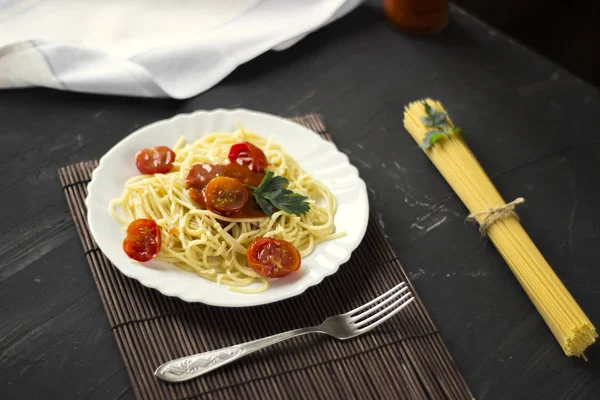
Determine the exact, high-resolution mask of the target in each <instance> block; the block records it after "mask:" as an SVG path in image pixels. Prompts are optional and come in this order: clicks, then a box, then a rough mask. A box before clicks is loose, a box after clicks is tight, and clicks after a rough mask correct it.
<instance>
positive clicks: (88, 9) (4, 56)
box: [0, 0, 361, 99]
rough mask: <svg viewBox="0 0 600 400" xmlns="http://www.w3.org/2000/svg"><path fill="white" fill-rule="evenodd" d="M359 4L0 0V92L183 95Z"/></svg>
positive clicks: (353, 0) (325, 0) (346, 0)
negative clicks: (32, 88) (30, 88)
mask: <svg viewBox="0 0 600 400" xmlns="http://www.w3.org/2000/svg"><path fill="white" fill-rule="evenodd" d="M360 2H361V0H102V1H92V0H87V1H86V0H0V88H14V87H28V86H45V87H50V88H55V89H62V90H71V91H78V92H89V93H102V94H115V95H126V96H143V97H173V98H177V99H184V98H189V97H192V96H194V95H197V94H199V93H202V92H203V91H205V90H207V89H209V88H210V87H212V86H214V85H215V84H216V83H218V82H219V81H220V80H221V79H223V78H224V77H226V76H227V75H228V74H229V73H231V71H233V70H234V69H235V68H236V67H237V66H238V65H240V64H242V63H244V62H247V61H249V60H251V59H252V58H254V57H256V56H258V55H260V54H262V53H264V52H266V51H268V50H271V49H274V50H283V49H286V48H288V47H290V46H292V45H294V44H295V43H297V42H298V41H299V40H301V39H302V38H303V37H304V36H305V35H307V34H308V33H310V32H312V31H315V30H317V29H319V28H320V27H322V26H324V25H326V24H328V23H329V22H331V21H333V20H335V19H337V18H339V17H341V16H343V15H345V14H347V13H348V12H350V11H351V10H353V9H354V8H355V7H356V6H358V4H359V3H360Z"/></svg>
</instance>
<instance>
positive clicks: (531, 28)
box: [453, 0, 600, 87]
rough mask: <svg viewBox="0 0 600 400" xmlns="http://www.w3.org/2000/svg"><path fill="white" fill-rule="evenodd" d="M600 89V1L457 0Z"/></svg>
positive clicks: (465, 7) (460, 4)
mask: <svg viewBox="0 0 600 400" xmlns="http://www.w3.org/2000/svg"><path fill="white" fill-rule="evenodd" d="M453 2H454V3H455V4H457V5H459V6H461V7H463V8H464V9H466V10H468V11H469V12H471V13H473V14H474V15H476V16H478V17H479V18H481V19H482V20H484V21H486V22H488V23H489V24H491V25H493V26H495V27H496V28H498V29H499V30H502V31H504V32H506V33H508V34H509V35H511V36H513V37H514V38H515V39H517V40H519V41H521V42H522V43H523V44H525V45H526V46H527V47H529V48H531V49H533V50H535V51H537V52H538V53H540V54H542V55H544V56H545V57H547V58H549V59H550V60H553V61H554V62H556V63H557V64H560V65H561V66H562V67H564V68H566V69H568V70H569V71H571V72H572V73H574V74H576V75H579V76H580V77H581V78H583V79H585V80H587V81H589V82H590V83H592V84H594V85H596V86H597V87H600V29H599V28H600V27H599V25H600V0H502V1H490V0H454V1H453Z"/></svg>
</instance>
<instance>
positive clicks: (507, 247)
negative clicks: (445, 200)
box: [404, 99, 598, 357]
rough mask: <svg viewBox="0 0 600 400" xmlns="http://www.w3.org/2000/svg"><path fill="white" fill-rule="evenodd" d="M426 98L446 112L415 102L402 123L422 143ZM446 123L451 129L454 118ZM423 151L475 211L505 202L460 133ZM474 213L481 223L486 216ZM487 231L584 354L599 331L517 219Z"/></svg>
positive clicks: (575, 351) (540, 306)
mask: <svg viewBox="0 0 600 400" xmlns="http://www.w3.org/2000/svg"><path fill="white" fill-rule="evenodd" d="M424 102H427V104H429V106H430V107H432V108H435V109H437V110H438V111H444V108H443V106H442V104H440V103H439V102H437V101H434V100H432V99H425V100H422V101H417V102H413V103H411V104H409V105H408V106H407V107H406V108H405V112H404V126H405V128H406V129H407V130H408V132H409V133H410V134H411V136H412V137H413V138H414V139H415V141H416V142H417V143H419V144H420V143H421V142H422V141H423V139H424V137H425V135H426V133H427V132H428V131H430V130H431V128H430V127H428V126H425V125H424V123H423V121H422V117H425V115H426V111H425V106H424ZM447 124H448V125H450V126H451V127H453V123H452V121H451V120H450V118H448V119H447ZM424 151H425V153H426V154H427V156H428V157H429V159H430V160H431V161H432V162H433V164H434V165H435V166H436V167H437V169H438V170H439V171H440V173H441V174H442V175H443V176H444V178H445V179H446V181H447V182H448V183H449V184H450V186H452V189H454V191H455V192H456V194H457V195H458V196H459V197H460V199H461V200H462V202H463V203H464V204H465V206H466V207H467V208H468V209H469V210H470V211H471V212H472V213H478V212H481V211H484V210H488V209H490V208H492V207H497V206H502V205H505V204H506V203H505V201H504V200H503V199H502V197H501V196H500V194H499V193H498V191H497V190H496V188H495V187H494V185H493V184H492V182H491V181H490V179H489V178H488V176H487V175H486V173H485V172H484V170H483V169H482V167H481V166H480V165H479V163H478V162H477V160H476V158H475V156H474V155H473V154H472V153H471V151H470V150H469V148H468V146H467V145H466V144H465V142H464V141H463V139H462V138H461V137H460V136H459V135H450V136H449V137H443V138H442V139H441V140H439V141H438V142H436V143H435V144H434V145H433V146H432V147H430V148H428V149H425V150H424ZM476 215H478V216H477V220H478V222H479V223H480V224H481V223H482V222H483V221H484V218H485V215H479V214H476ZM487 235H488V236H489V238H490V240H491V241H492V242H493V243H494V245H495V246H496V248H497V249H498V251H499V252H500V254H501V255H502V257H503V258H504V260H505V261H506V263H507V264H508V266H509V267H510V269H511V270H512V272H513V273H514V275H515V276H516V278H517V279H518V281H519V283H520V284H521V286H522V287H523V289H524V290H525V292H526V293H527V295H528V296H529V298H530V299H531V301H532V302H533V304H534V305H535V307H536V308H537V310H538V311H539V313H540V314H541V315H542V317H543V318H544V320H545V321H546V323H547V324H548V327H549V328H550V329H551V330H552V333H553V334H554V336H555V337H556V339H557V340H558V342H559V343H560V345H561V346H562V349H563V350H564V352H565V354H567V355H569V356H583V357H585V356H584V354H583V353H584V350H585V349H586V348H587V347H588V346H590V345H591V344H592V343H593V342H594V341H595V339H596V338H597V336H598V334H597V333H596V329H595V328H594V326H593V324H592V323H591V321H590V320H589V319H588V318H587V316H586V315H585V314H584V312H583V311H582V310H581V308H580V307H579V306H578V304H577V303H576V302H575V300H574V299H573V297H572V296H571V294H570V293H569V292H568V290H567V289H566V288H565V286H564V285H563V284H562V282H561V281H560V280H559V278H558V277H557V276H556V274H555V273H554V271H553V270H552V268H551V267H550V265H549V264H548V262H547V261H546V260H545V259H544V257H543V256H542V254H541V253H540V252H539V250H538V249H537V247H536V246H535V244H534V243H533V242H532V240H531V239H530V238H529V236H528V235H527V233H526V232H525V230H524V229H523V227H522V226H521V224H520V223H519V220H518V218H516V216H514V215H510V216H507V217H506V218H502V219H500V220H498V221H496V222H494V223H493V224H491V225H490V226H489V228H488V230H487Z"/></svg>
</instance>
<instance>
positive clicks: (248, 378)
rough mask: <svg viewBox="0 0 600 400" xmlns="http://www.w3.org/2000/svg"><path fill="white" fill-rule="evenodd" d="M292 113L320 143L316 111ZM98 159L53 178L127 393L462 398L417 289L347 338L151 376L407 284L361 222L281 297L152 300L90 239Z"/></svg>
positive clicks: (301, 342) (153, 294)
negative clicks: (345, 258) (333, 268)
mask: <svg viewBox="0 0 600 400" xmlns="http://www.w3.org/2000/svg"><path fill="white" fill-rule="evenodd" d="M294 120H295V121H296V122H298V123H300V124H303V125H305V126H307V127H308V128H310V129H312V130H314V131H316V132H317V133H319V134H321V135H322V136H323V137H324V138H326V139H328V140H331V138H330V136H329V134H328V133H327V131H326V129H325V126H324V125H323V123H322V121H321V119H320V118H319V117H318V116H315V115H308V116H304V117H298V118H294ZM97 164H98V163H97V161H88V162H82V163H78V164H74V165H69V166H67V167H64V168H61V169H60V170H59V175H60V179H61V183H62V186H63V189H64V192H65V195H66V197H67V201H68V203H69V207H70V209H71V214H72V215H73V219H74V221H75V225H76V226H77V230H78V232H79V236H80V237H81V242H82V244H83V248H84V251H85V255H86V258H87V260H88V262H89V265H90V267H91V270H92V274H93V275H94V279H95V281H96V285H97V286H98V291H99V292H100V297H101V298H102V302H103V303H104V307H105V309H106V314H107V315H108V319H109V321H110V325H111V327H112V330H113V332H114V335H115V338H116V339H117V344H118V346H119V349H120V351H121V354H122V356H123V360H124V362H125V365H126V367H127V371H128V372H129V376H130V378H131V383H132V385H133V388H134V391H135V394H136V396H137V398H139V399H190V398H199V399H222V398H240V399H245V398H260V399H283V398H286V399H287V398H290V399H296V398H303V399H308V398H310V399H339V398H348V399H349V398H383V399H388V398H389V399H402V398H406V399H429V398H433V399H444V398H451V399H471V398H472V395H471V393H470V392H469V389H468V387H467V386H466V383H465V381H464V379H463V377H462V375H461V374H460V371H459V370H458V369H457V367H456V365H455V363H454V361H453V359H452V357H451V356H450V354H449V352H448V350H447V349H446V346H445V345H444V342H443V341H442V339H441V336H440V334H439V332H438V331H437V329H436V327H435V326H434V324H433V322H432V320H431V318H430V317H429V315H428V313H427V310H426V309H425V307H424V306H423V303H422V302H421V300H420V299H419V298H418V296H417V301H415V302H413V303H411V304H410V305H409V306H408V307H407V308H406V309H405V310H404V311H402V312H400V313H399V314H397V315H396V316H395V317H393V318H391V319H390V320H388V322H386V323H385V324H383V325H381V326H380V327H378V328H376V329H375V330H373V331H371V332H369V333H367V334H364V335H362V336H360V337H358V338H355V339H352V340H348V341H344V342H341V341H337V340H335V339H333V338H329V337H326V336H322V335H305V336H300V337H297V338H294V339H291V340H288V341H285V342H282V343H279V344H276V345H274V346H272V347H270V348H268V349H265V350H262V351H260V352H257V353H254V354H252V355H249V356H247V357H245V358H243V359H241V360H239V361H236V362H235V363H232V364H230V365H228V366H226V367H223V368H221V369H219V370H216V371H214V372H212V373H209V374H207V375H205V376H203V377H201V378H198V379H195V380H192V381H188V382H185V383H178V384H169V383H165V382H163V381H160V380H158V379H155V378H154V375H153V371H154V370H155V368H156V367H157V366H158V365H160V364H162V363H163V362H165V361H167V360H170V359H173V358H177V357H182V356H185V355H189V354H193V353H198V352H201V351H206V350H213V349H216V348H219V347H224V346H230V345H233V344H237V343H241V342H244V341H248V340H253V339H257V338H261V337H264V336H268V335H272V334H275V333H279V332H283V331H285V330H289V329H295V328H299V327H303V326H309V325H314V324H318V323H320V322H321V321H322V320H323V319H325V318H326V317H328V316H331V315H334V314H338V313H341V312H345V311H348V310H350V309H352V308H354V307H357V306H359V305H361V304H363V303H365V302H366V301H368V300H370V299H372V298H374V297H376V296H378V295H379V294H381V293H383V292H385V291H386V290H388V289H389V288H391V287H393V286H394V285H396V284H398V283H399V282H401V281H406V282H408V284H409V285H410V282H409V281H408V278H407V277H406V274H405V273H404V271H403V269H402V267H401V266H400V263H399V262H398V259H397V257H396V255H395V254H394V252H393V250H392V249H391V247H390V246H389V244H388V243H387V241H386V239H385V237H384V235H383V233H382V231H381V229H380V228H379V226H378V224H377V223H374V222H373V220H372V219H371V220H370V221H369V227H368V229H367V233H366V236H365V239H364V240H363V242H362V244H361V245H360V246H359V248H358V249H357V250H356V251H355V252H354V253H353V255H352V258H351V260H350V261H349V262H348V263H346V264H345V265H343V266H342V267H340V270H339V271H338V272H337V273H336V274H334V275H332V276H330V277H328V278H326V279H325V280H324V281H323V282H322V283H321V284H319V285H317V286H315V287H312V288H310V289H309V290H308V291H307V292H305V293H304V294H302V295H300V296H296V297H294V298H292V299H289V300H285V301H281V302H278V303H274V304H269V305H265V306H260V307H248V308H220V307H211V306H205V305H203V304H191V303H186V302H183V301H181V300H178V299H176V298H172V297H166V296H163V295H161V294H160V293H159V292H157V291H155V290H153V289H148V288H146V287H144V286H142V285H140V284H139V283H138V282H137V281H134V280H132V279H129V278H127V277H125V276H124V275H122V274H121V273H120V272H119V271H118V270H117V269H116V268H115V267H114V266H113V265H112V264H111V263H110V262H109V261H108V259H107V258H106V257H105V256H104V255H103V254H102V252H101V251H100V250H99V249H98V247H97V245H96V243H95V241H94V239H93V238H92V237H91V235H90V232H89V229H88V226H87V220H86V209H85V202H84V200H85V197H86V196H87V183H88V182H89V181H90V178H91V173H92V171H93V169H94V168H95V167H96V166H97ZM411 289H412V290H413V292H414V288H412V285H411ZM414 293H415V295H416V292H414Z"/></svg>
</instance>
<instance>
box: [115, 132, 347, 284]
mask: <svg viewBox="0 0 600 400" xmlns="http://www.w3.org/2000/svg"><path fill="white" fill-rule="evenodd" d="M240 141H248V142H251V143H252V144H254V145H255V146H258V147H259V148H260V149H262V151H263V152H264V154H265V155H266V158H267V160H268V164H269V166H268V168H267V170H268V171H272V172H273V173H274V174H275V175H279V176H282V177H285V178H287V179H288V180H289V184H288V187H287V189H289V190H291V191H293V192H295V193H297V194H300V195H303V196H306V197H308V203H309V204H310V210H309V211H308V212H307V213H305V214H302V215H292V214H288V213H286V212H284V211H277V210H275V211H276V212H274V214H273V215H272V216H270V217H264V216H263V217H258V218H255V217H252V218H229V217H227V216H224V215H219V214H215V213H214V212H212V211H209V210H205V209H201V208H200V207H198V206H197V205H196V204H195V203H194V201H193V200H192V199H191V198H190V195H189V193H188V191H187V190H186V174H187V173H188V172H189V171H190V169H191V168H192V167H193V166H194V165H196V164H226V163H227V159H228V152H229V149H230V148H231V146H232V145H234V144H236V143H238V142H240ZM173 150H174V151H175V153H176V158H175V160H174V162H173V169H172V170H171V171H170V172H168V173H164V174H161V173H158V174H154V175H140V176H136V177H134V178H131V179H129V180H128V181H127V182H126V183H125V191H124V192H123V195H122V196H121V197H120V198H118V199H114V200H112V201H111V203H110V212H111V214H112V215H113V217H114V218H116V219H117V220H118V221H119V222H120V223H121V224H122V225H123V226H124V227H126V226H127V225H128V224H129V223H131V222H132V221H134V220H136V219H140V218H148V219H153V220H155V221H156V223H157V224H158V226H159V228H160V232H161V247H160V252H159V253H158V255H157V257H156V258H155V259H156V260H160V261H164V262H168V263H171V264H174V265H176V266H177V267H179V268H182V269H184V270H187V271H191V272H195V273H197V274H198V275H200V276H201V277H203V278H206V279H209V280H211V281H215V282H218V283H220V284H223V285H227V286H230V290H233V291H237V292H243V293H257V292H261V291H263V290H265V289H267V287H268V279H267V278H265V277H263V276H261V275H259V274H257V273H256V272H255V271H254V270H253V269H252V268H250V267H249V266H248V265H247V263H246V252H247V249H248V246H249V245H250V244H251V243H252V241H253V240H254V239H255V238H257V237H268V238H276V239H284V240H286V241H288V242H290V243H291V244H293V245H294V246H295V247H296V248H297V249H298V251H299V252H300V255H301V256H302V257H306V256H308V255H309V254H311V253H312V251H313V249H314V247H315V245H317V244H318V243H321V242H323V241H326V240H329V239H333V238H336V237H339V236H342V235H343V234H339V233H338V234H336V233H335V227H334V223H333V221H334V215H335V213H336V199H335V197H334V196H333V195H332V193H331V192H330V191H329V189H328V188H327V187H326V186H325V185H323V184H322V183H321V182H319V181H317V180H315V179H313V178H312V177H311V176H310V175H309V174H307V173H306V172H304V171H303V170H302V169H301V168H300V167H299V165H298V163H297V162H296V161H295V160H294V159H293V158H292V157H290V156H289V155H288V154H287V153H286V152H285V150H284V149H283V148H282V147H281V146H279V145H278V144H276V143H274V142H273V141H272V140H271V139H268V140H266V139H264V138H262V137H260V136H258V135H255V134H252V133H249V132H245V131H244V130H243V129H242V128H241V127H240V128H238V130H237V131H236V132H234V133H212V134H209V135H206V136H204V137H202V138H201V139H198V140H196V141H195V142H193V143H190V144H187V145H186V144H185V139H184V138H180V139H179V141H178V142H177V143H176V144H175V146H174V148H173ZM257 284H258V285H257Z"/></svg>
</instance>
